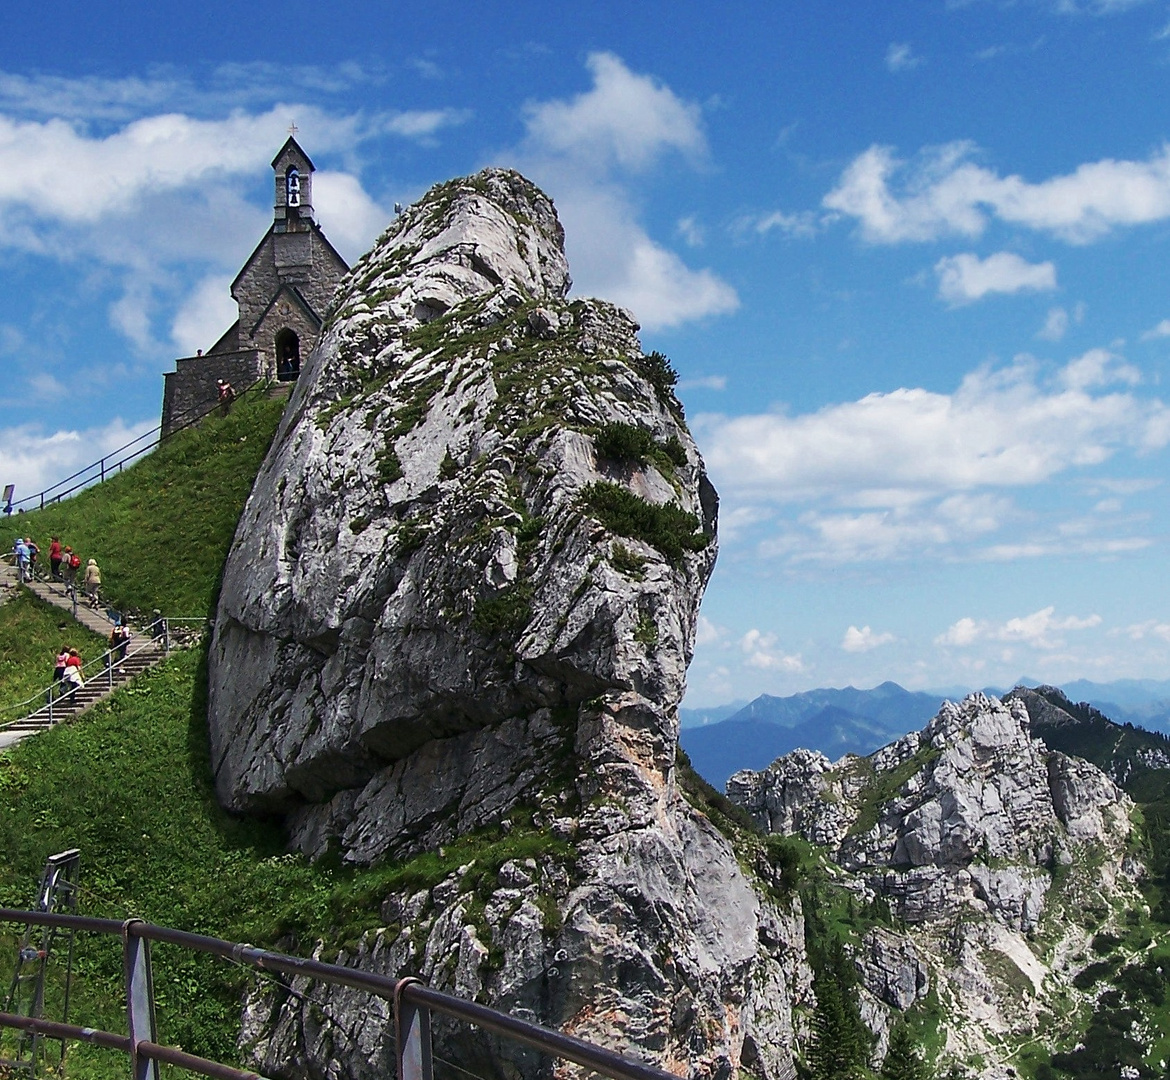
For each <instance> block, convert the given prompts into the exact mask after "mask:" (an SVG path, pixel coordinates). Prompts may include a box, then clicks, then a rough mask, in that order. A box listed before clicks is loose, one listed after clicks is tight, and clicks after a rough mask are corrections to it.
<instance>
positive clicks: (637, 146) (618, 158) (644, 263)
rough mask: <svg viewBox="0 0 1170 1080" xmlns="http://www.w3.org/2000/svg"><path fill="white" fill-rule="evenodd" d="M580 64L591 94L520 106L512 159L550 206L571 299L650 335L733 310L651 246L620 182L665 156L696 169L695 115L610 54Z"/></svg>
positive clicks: (700, 137) (716, 287)
mask: <svg viewBox="0 0 1170 1080" xmlns="http://www.w3.org/2000/svg"><path fill="white" fill-rule="evenodd" d="M587 64H588V67H589V70H590V72H591V73H592V75H593V87H592V88H591V89H590V90H588V91H586V92H584V93H581V94H578V95H577V96H576V97H574V98H572V99H571V100H569V101H549V102H539V103H530V104H529V105H528V106H526V108H525V114H526V123H527V132H526V136H525V139H524V142H523V144H522V145H521V147H520V148H519V149H518V151H516V153H515V154H514V155H512V156H513V158H514V159H516V160H515V161H514V163H518V165H519V167H520V168H521V169H522V171H524V172H525V173H526V174H528V175H530V176H532V177H533V178H534V179H535V180H536V181H537V182H538V183H540V184H541V185H542V186H544V187H545V188H546V190H548V191H549V192H550V193H551V194H552V195H553V196H554V198H555V199H556V204H557V209H558V212H559V213H560V216H561V220H562V221H563V222H564V225H565V233H566V246H567V249H568V255H569V261H570V264H571V265H572V267H573V277H574V280H575V282H576V287H577V291H578V292H579V293H585V294H590V293H591V294H594V295H598V296H603V297H605V298H607V299H609V300H612V301H614V302H615V303H618V304H620V305H622V306H623V307H627V308H629V309H630V310H631V311H633V313H634V314H635V316H636V317H637V319H638V321H639V322H640V323H641V324H642V326H643V327H645V328H646V329H648V330H655V329H662V328H667V327H672V326H678V325H680V324H682V323H684V322H687V321H689V320H692V319H700V318H704V317H707V316H711V315H721V314H726V313H728V312H731V311H734V310H735V309H736V308H737V307H738V306H739V297H738V296H737V295H736V292H735V290H734V289H733V288H732V287H731V286H730V285H728V284H727V283H726V282H725V281H723V280H722V279H720V278H719V277H718V276H717V275H716V274H715V273H714V272H712V271H711V270H705V269H703V270H693V269H691V268H690V267H689V266H687V265H686V263H684V262H683V260H682V259H681V258H679V256H678V255H677V254H675V253H674V252H673V251H670V250H669V249H667V248H665V247H663V246H662V245H661V244H658V243H656V242H655V241H654V240H653V239H651V237H650V236H649V234H648V233H647V232H646V230H645V228H643V226H642V225H641V223H640V222H639V220H638V214H637V212H636V210H635V206H634V201H633V199H632V198H631V196H630V194H629V191H628V189H627V186H626V183H625V181H624V180H623V179H622V176H623V174H624V175H629V174H637V173H644V172H646V171H648V170H649V169H651V168H652V167H653V166H655V165H656V164H657V163H658V162H659V161H660V160H661V159H662V158H663V157H664V156H665V155H667V154H670V153H674V154H681V155H683V157H684V158H685V159H687V160H688V161H690V162H692V163H693V164H698V163H701V162H702V161H703V160H704V159H705V157H706V153H707V143H706V136H705V134H704V132H703V128H702V123H701V119H702V118H701V113H700V110H699V108H698V106H697V105H694V104H692V103H689V102H686V101H683V100H682V99H681V98H679V97H677V96H676V95H675V94H674V92H673V91H672V90H671V89H670V88H669V87H667V86H664V85H662V84H661V83H659V82H658V81H656V80H655V79H652V78H650V77H649V76H646V75H638V74H636V73H634V72H631V71H630V70H629V69H628V68H627V67H626V66H625V64H624V63H623V62H622V61H621V60H620V59H619V58H618V57H616V56H614V55H612V54H611V53H594V54H593V55H591V56H590V57H589V59H588V61H587Z"/></svg>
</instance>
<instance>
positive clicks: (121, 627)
mask: <svg viewBox="0 0 1170 1080" xmlns="http://www.w3.org/2000/svg"><path fill="white" fill-rule="evenodd" d="M130 636H131V635H130V627H128V626H127V625H126V624H125V623H118V624H117V625H115V627H114V628H113V630H111V631H110V666H111V667H113V666H114V665H116V664H120V663H121V662H122V661H123V660H125V659H126V647H127V646H128V645H129V644H130Z"/></svg>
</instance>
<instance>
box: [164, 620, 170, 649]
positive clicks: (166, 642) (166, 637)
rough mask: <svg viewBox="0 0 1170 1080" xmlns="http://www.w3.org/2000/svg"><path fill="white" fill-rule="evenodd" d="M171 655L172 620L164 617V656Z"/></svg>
mask: <svg viewBox="0 0 1170 1080" xmlns="http://www.w3.org/2000/svg"><path fill="white" fill-rule="evenodd" d="M170 655H171V621H170V619H163V656H170Z"/></svg>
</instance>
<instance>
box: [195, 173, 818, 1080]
mask: <svg viewBox="0 0 1170 1080" xmlns="http://www.w3.org/2000/svg"><path fill="white" fill-rule="evenodd" d="M568 284H569V276H568V269H567V266H566V263H565V258H564V254H563V250H562V234H561V230H560V225H559V224H558V222H557V220H556V215H555V212H554V210H553V207H552V204H551V203H550V202H549V200H548V199H547V198H546V197H545V196H544V195H543V194H541V193H540V192H539V191H538V190H537V189H535V188H534V187H533V186H532V185H531V184H529V183H528V182H527V181H526V180H524V179H523V178H522V177H520V176H519V175H518V174H516V173H512V172H508V171H505V170H487V171H486V172H484V173H480V174H479V175H477V176H474V177H470V178H468V179H466V180H461V181H453V182H452V183H450V184H446V185H442V186H441V187H439V188H436V189H434V190H432V191H431V192H429V193H428V195H427V196H426V197H425V198H424V199H423V200H421V201H420V202H419V203H418V204H417V205H416V206H414V207H411V208H410V209H409V210H407V211H406V212H405V213H404V214H403V215H402V216H401V217H399V218H397V219H396V220H395V221H394V223H393V224H392V225H391V227H390V229H389V230H388V231H387V233H386V234H385V235H384V236H383V237H382V238H381V239H380V240H379V241H378V243H377V245H376V246H375V248H374V249H373V251H372V252H371V253H370V254H369V255H368V256H367V257H366V258H365V259H363V260H362V262H360V263H359V264H358V265H357V266H356V267H355V268H354V270H353V271H352V272H351V274H350V277H349V278H348V279H347V280H346V282H345V283H343V285H342V287H341V289H340V290H339V293H338V295H337V297H336V298H335V301H334V313H333V315H332V316H331V318H330V321H329V322H328V324H327V326H326V327H325V330H324V333H323V336H322V341H321V345H320V346H319V348H318V349H317V350H316V351H315V353H314V354H313V356H312V358H311V359H310V361H309V363H308V364H307V366H306V368H305V370H304V371H303V373H302V375H301V377H300V379H299V381H298V383H297V386H296V389H295V392H294V395H293V397H292V399H291V401H290V404H289V408H288V411H287V413H286V415H285V419H284V421H283V423H282V425H281V427H280V430H279V431H278V433H277V436H276V438H275V440H274V443H273V446H272V448H271V449H270V452H269V454H268V457H267V459H266V461H265V463H264V466H263V468H262V470H261V472H260V475H259V477H258V479H257V481H256V485H255V488H254V489H253V491H252V494H251V497H250V499H249V501H248V504H247V506H246V508H245V511H244V514H243V517H242V519H241V523H240V526H239V529H238V532H237V535H236V539H235V543H234V545H233V548H232V552H231V554H230V556H229V559H228V562H227V566H226V569H225V573H224V582H223V590H222V594H221V599H220V604H219V610H218V614H217V619H216V628H215V636H214V641H213V645H212V655H211V662H210V719H211V743H212V752H213V766H214V769H215V775H216V784H217V791H218V793H219V797H220V799H221V801H222V802H223V803H224V805H225V806H228V807H230V808H231V809H233V810H236V811H242V812H257V811H259V812H265V813H273V812H276V813H280V814H283V815H285V820H286V821H287V822H288V825H289V829H290V836H291V839H292V842H293V844H294V845H296V846H297V847H299V848H300V849H301V850H303V851H304V852H306V853H308V854H310V855H313V856H316V855H318V854H322V853H324V852H326V851H331V850H332V851H336V852H338V853H339V854H340V856H341V858H342V859H343V860H345V861H347V862H351V863H370V862H373V861H375V860H382V859H390V860H394V859H404V858H409V857H411V856H413V855H415V854H417V853H419V852H423V851H432V850H434V849H436V848H437V847H438V846H439V845H442V844H447V843H451V842H453V841H454V840H456V839H457V838H459V837H460V836H464V835H466V834H467V833H469V832H471V831H473V830H477V829H492V830H495V833H498V834H501V835H511V832H510V830H516V829H519V830H521V831H524V830H530V831H534V832H535V833H536V834H537V835H540V836H544V837H547V840H548V848H547V855H546V856H545V857H544V859H543V860H542V862H541V864H540V865H539V866H534V867H525V866H524V865H523V864H520V863H512V864H509V865H508V866H506V867H505V868H503V869H501V870H500V871H499V875H498V879H497V880H492V881H489V882H485V881H484V880H483V879H482V878H481V877H480V873H481V872H480V871H479V870H477V869H476V868H475V867H468V868H464V872H461V873H460V874H455V875H452V876H451V877H450V878H449V879H447V880H445V881H443V882H442V883H440V884H437V885H434V886H433V887H431V888H427V889H421V890H418V891H417V892H415V893H413V894H409V893H396V894H394V895H391V896H389V897H387V898H386V902H385V904H384V906H383V919H384V920H385V923H386V926H385V927H384V929H383V930H382V931H380V932H378V933H377V934H373V935H367V938H366V940H365V942H364V943H363V945H362V946H361V949H360V950H359V952H358V953H357V955H356V956H354V957H352V958H350V959H351V961H352V962H356V963H361V964H362V965H364V966H369V967H371V968H373V969H375V970H378V971H383V972H387V973H394V974H408V973H410V974H419V975H421V976H422V977H423V978H425V979H427V980H429V981H430V982H431V983H432V984H434V985H437V986H440V987H444V988H449V989H453V990H454V991H455V992H457V993H462V994H467V995H469V996H473V997H476V998H478V999H479V1000H483V1001H489V1002H492V1003H493V1004H497V1005H500V1006H502V1007H504V1008H509V1009H512V1010H513V1011H518V1012H520V1013H521V1014H522V1015H523V1014H528V1015H531V1016H533V1017H535V1018H536V1019H538V1020H540V1021H541V1022H543V1023H546V1024H551V1025H552V1026H555V1027H561V1028H564V1029H567V1030H570V1031H574V1032H577V1033H579V1034H581V1035H582V1036H587V1037H590V1038H593V1039H598V1040H601V1041H603V1042H606V1043H609V1044H612V1045H618V1046H621V1047H622V1048H623V1049H627V1050H632V1051H633V1052H636V1053H640V1054H642V1055H643V1056H645V1057H646V1058H647V1059H649V1060H653V1061H656V1062H659V1063H664V1064H666V1065H668V1066H675V1065H679V1066H681V1065H682V1064H684V1063H685V1066H686V1068H687V1069H688V1070H690V1071H691V1072H692V1073H693V1074H694V1075H710V1076H717V1075H718V1076H722V1075H726V1074H727V1073H729V1072H730V1071H731V1070H733V1069H735V1068H736V1067H738V1065H739V1064H740V1062H741V1060H743V1057H744V1055H745V1054H747V1055H748V1057H749V1058H750V1059H751V1060H752V1061H753V1062H754V1063H755V1067H756V1068H757V1069H758V1071H759V1072H760V1073H761V1074H762V1075H765V1076H769V1077H771V1076H782V1075H784V1074H785V1072H786V1070H788V1069H789V1068H790V1066H791V1054H790V1047H791V1041H792V1029H791V1002H792V1000H794V999H796V998H798V997H800V995H801V994H805V993H807V984H808V971H807V964H805V963H804V961H803V945H802V940H803V939H802V926H801V923H800V919H799V905H798V904H796V905H795V909H796V913H795V914H794V913H793V911H792V910H790V909H791V908H792V907H793V905H789V906H788V908H786V909H784V910H781V909H780V908H777V907H776V905H775V904H773V903H771V902H770V901H763V900H761V899H760V898H759V897H758V896H757V895H756V893H755V892H754V891H753V888H752V886H751V885H750V884H749V882H748V880H747V879H746V878H745V877H744V874H743V872H742V871H741V869H740V867H739V865H738V863H737V861H736V859H735V856H734V854H733V853H732V851H731V849H730V846H729V844H728V842H727V841H726V840H725V838H724V837H723V836H722V835H721V834H720V833H718V832H717V831H716V830H715V829H714V828H713V827H712V826H711V825H710V824H709V823H708V821H707V820H706V818H704V817H703V816H702V815H700V814H698V813H696V812H695V811H693V810H692V809H691V808H690V807H689V806H688V805H687V803H686V802H685V801H684V800H683V799H682V797H681V796H680V794H679V792H678V790H677V788H676V783H675V779H676V778H675V773H674V755H675V750H676V744H677V735H678V715H677V713H678V703H679V701H680V700H681V697H682V692H683V684H684V676H685V672H686V666H687V663H688V661H689V659H690V656H691V652H692V647H693V643H694V635H695V624H696V617H697V610H698V603H699V599H700V597H701V595H702V591H703V588H704V586H705V584H706V581H707V577H708V576H709V574H710V571H711V567H712V564H713V562H714V559H715V547H716V545H715V527H716V509H717V500H716V495H715V492H714V490H713V488H712V487H711V485H710V484H709V483H708V481H707V479H706V476H705V474H704V471H703V464H702V460H701V459H700V457H699V454H698V451H697V449H696V447H695V445H694V442H693V440H692V439H691V437H690V434H689V433H688V431H687V429H686V427H685V424H684V423H683V422H682V410H681V406H679V404H678V402H677V401H676V400H675V398H674V396H673V393H672V392H671V390H670V379H669V374H670V373H669V371H668V369H667V368H666V367H665V366H664V365H663V363H662V362H661V361H660V359H659V358H656V357H654V356H651V357H646V356H645V355H644V354H643V353H642V350H641V347H640V345H639V343H638V339H637V336H636V330H637V327H636V326H635V325H634V324H633V323H632V322H631V320H630V318H629V317H628V316H627V315H625V314H623V313H622V312H621V311H619V310H618V309H616V308H614V307H613V306H612V305H609V304H606V303H603V302H600V301H573V302H569V301H567V300H566V299H565V294H566V291H567V289H568ZM613 425H625V427H624V428H620V429H613V427H612V426H613ZM612 430H617V431H618V433H619V434H622V433H623V432H624V436H623V437H625V438H627V439H629V438H635V439H636V440H641V441H640V442H638V445H637V446H635V447H634V448H633V449H632V450H628V452H622V453H619V452H617V451H613V450H606V451H605V452H602V450H601V449H599V446H603V445H608V444H603V443H599V438H600V435H601V433H603V432H604V431H612ZM631 432H633V433H634V434H633V435H631V434H630V433H631ZM619 441H620V440H619ZM607 453H609V454H612V455H613V456H612V457H607V456H606V454H607ZM598 485H600V486H598ZM639 522H640V523H641V524H639ZM647 522H649V525H647V524H646V523H647ZM495 833H493V835H495ZM554 841H555V843H554ZM485 890H486V896H485ZM761 987H765V988H767V989H768V992H769V993H776V994H780V995H782V996H781V997H779V998H773V999H770V1000H767V1001H764V1000H762V999H761V998H760V993H761V990H760V988H761ZM332 1009H333V1012H334V1013H335V1014H339V1015H341V1016H342V1017H343V1018H345V1023H343V1024H342V1028H343V1029H345V1031H348V1035H345V1034H344V1032H343V1034H341V1035H339V1034H338V1031H337V1030H336V1029H334V1028H330V1031H329V1032H328V1033H323V1032H322V1031H321V1030H320V1028H319V1026H317V1025H315V1023H314V1021H313V1018H312V1015H311V1013H310V1012H309V1011H306V1010H305V1009H304V1008H303V1007H302V1006H301V1005H298V1004H296V1003H293V1002H285V1003H281V1002H276V1001H269V1000H268V999H266V998H256V999H255V1000H253V1001H251V1002H250V1003H249V1006H248V1009H247V1017H246V1020H247V1022H246V1025H245V1030H246V1032H247V1042H248V1045H249V1046H250V1047H251V1049H252V1053H253V1056H254V1058H255V1060H256V1061H257V1062H258V1063H259V1064H260V1065H261V1066H262V1069H263V1071H265V1073H266V1074H268V1075H274V1074H273V1073H272V1072H271V1069H273V1068H275V1064H274V1063H275V1062H277V1061H281V1060H284V1061H288V1060H296V1061H297V1063H298V1065H297V1068H298V1069H299V1070H300V1074H301V1075H310V1076H321V1077H326V1076H329V1077H333V1076H335V1075H338V1073H337V1066H336V1065H335V1064H334V1061H335V1059H337V1060H342V1061H344V1065H343V1067H342V1070H343V1073H342V1074H344V1075H347V1076H355V1077H357V1076H362V1077H364V1076H370V1077H373V1076H374V1075H381V1071H380V1067H379V1065H378V1062H379V1061H380V1060H381V1056H384V1054H385V1052H386V1046H387V1040H389V1039H391V1038H392V1035H391V1033H390V1032H389V1030H388V1029H387V1027H386V1024H385V1018H384V1017H382V1016H378V1015H373V1014H371V1013H370V1012H369V1010H368V1009H367V1007H366V1003H365V1001H364V999H362V1000H361V1002H360V1003H359V1002H358V1001H357V1000H355V999H353V996H352V995H350V994H349V993H348V992H346V991H337V992H336V993H335V994H334V996H333V998H332ZM339 1038H342V1039H343V1041H344V1039H348V1043H347V1044H346V1045H338V1044H337V1040H338V1039H339ZM469 1038H470V1039H471V1042H470V1043H468V1042H467V1041H466V1040H467V1039H469ZM460 1040H464V1041H462V1042H461V1041H460ZM477 1040H478V1041H477ZM438 1041H439V1045H440V1046H442V1047H445V1052H446V1053H450V1054H454V1055H456V1058H455V1060H459V1061H462V1062H464V1063H465V1064H466V1065H468V1066H469V1067H470V1066H472V1065H475V1063H476V1062H481V1063H482V1062H486V1061H488V1060H490V1059H491V1058H492V1057H493V1055H495V1056H496V1057H497V1059H498V1053H497V1051H498V1049H499V1048H494V1047H493V1046H492V1044H491V1042H490V1040H486V1038H484V1037H479V1036H475V1037H471V1036H468V1035H467V1034H466V1033H463V1034H462V1035H460V1034H457V1033H456V1032H455V1031H454V1030H447V1029H443V1028H441V1029H440V1032H439V1035H438ZM510 1053H511V1055H512V1057H511V1059H510V1060H511V1061H512V1064H514V1065H515V1067H516V1069H518V1070H519V1072H518V1073H517V1075H521V1076H527V1075H536V1074H537V1073H539V1072H540V1071H541V1069H543V1066H542V1065H541V1064H540V1063H539V1062H537V1061H535V1060H532V1059H529V1058H528V1057H525V1056H524V1055H521V1056H520V1057H516V1052H515V1051H514V1050H512V1051H511V1052H510ZM282 1055H283V1056H282Z"/></svg>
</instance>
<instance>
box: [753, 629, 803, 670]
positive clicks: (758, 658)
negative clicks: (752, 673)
mask: <svg viewBox="0 0 1170 1080" xmlns="http://www.w3.org/2000/svg"><path fill="white" fill-rule="evenodd" d="M739 647H740V649H741V650H742V651H743V654H744V656H745V660H744V663H745V664H746V665H747V666H748V667H753V668H759V669H760V670H761V671H785V672H789V673H798V672H801V671H804V661H802V660H801V658H800V654H799V653H798V654H795V655H792V656H788V655H785V654H784V652H783V651H779V650H777V649H776V635H775V634H765V633H762V632H761V631H759V630H756V629H755V628H753V629H751V630H749V631H748V632H747V633H746V634H744V635H743V637H742V638H741V639H740V642H739Z"/></svg>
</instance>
